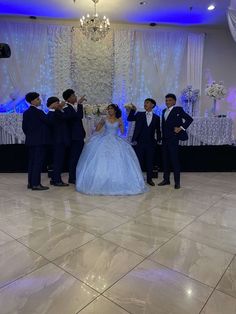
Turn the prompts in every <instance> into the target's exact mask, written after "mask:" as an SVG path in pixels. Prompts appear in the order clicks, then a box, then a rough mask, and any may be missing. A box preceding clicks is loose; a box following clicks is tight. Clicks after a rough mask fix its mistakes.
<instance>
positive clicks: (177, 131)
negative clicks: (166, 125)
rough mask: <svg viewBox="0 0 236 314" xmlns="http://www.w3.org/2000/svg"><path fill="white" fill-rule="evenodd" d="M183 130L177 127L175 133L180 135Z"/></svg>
mask: <svg viewBox="0 0 236 314" xmlns="http://www.w3.org/2000/svg"><path fill="white" fill-rule="evenodd" d="M182 130H183V129H182V128H181V127H175V128H174V131H175V133H177V134H178V133H179V132H180V131H182Z"/></svg>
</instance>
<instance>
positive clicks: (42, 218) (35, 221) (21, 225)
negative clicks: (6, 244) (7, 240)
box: [0, 212, 60, 238]
mask: <svg viewBox="0 0 236 314" xmlns="http://www.w3.org/2000/svg"><path fill="white" fill-rule="evenodd" d="M58 222H60V220H58V219H56V218H53V217H50V216H47V215H43V214H39V213H34V212H32V213H31V212H27V213H22V214H18V215H15V216H9V217H7V218H5V219H0V229H1V230H2V231H5V232H6V233H8V234H9V235H11V236H13V237H14V238H20V237H22V236H24V235H27V234H29V233H31V232H33V231H36V230H39V229H43V228H45V227H49V226H52V225H54V224H56V223H58Z"/></svg>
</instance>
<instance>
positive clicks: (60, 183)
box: [53, 182, 69, 186]
mask: <svg viewBox="0 0 236 314" xmlns="http://www.w3.org/2000/svg"><path fill="white" fill-rule="evenodd" d="M53 185H54V186H69V184H68V183H64V182H58V183H54V184H53Z"/></svg>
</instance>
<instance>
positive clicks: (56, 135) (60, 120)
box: [47, 110, 70, 145]
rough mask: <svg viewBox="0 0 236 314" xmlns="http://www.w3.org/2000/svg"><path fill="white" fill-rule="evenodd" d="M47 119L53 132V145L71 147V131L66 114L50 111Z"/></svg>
mask: <svg viewBox="0 0 236 314" xmlns="http://www.w3.org/2000/svg"><path fill="white" fill-rule="evenodd" d="M47 118H48V122H49V123H50V129H51V132H52V143H53V144H65V145H70V131H69V127H68V123H67V118H66V115H65V114H64V112H63V111H60V110H55V111H49V112H48V114H47Z"/></svg>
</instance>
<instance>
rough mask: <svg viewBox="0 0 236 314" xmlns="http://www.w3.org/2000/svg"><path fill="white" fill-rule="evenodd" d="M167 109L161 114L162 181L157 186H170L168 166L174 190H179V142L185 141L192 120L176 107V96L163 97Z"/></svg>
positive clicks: (181, 109) (180, 108)
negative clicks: (173, 182) (171, 172)
mask: <svg viewBox="0 0 236 314" xmlns="http://www.w3.org/2000/svg"><path fill="white" fill-rule="evenodd" d="M165 99H166V106H167V108H166V109H164V110H163V112H162V157H163V172H164V174H163V181H162V182H160V183H159V184H158V185H159V186H162V185H169V184H170V165H171V164H172V167H173V171H174V180H175V189H179V188H180V163H179V152H178V151H179V140H181V141H186V140H187V139H188V134H187V133H186V129H187V128H188V127H189V125H190V124H191V123H192V121H193V119H192V118H191V117H190V116H189V115H188V114H187V113H186V112H185V111H184V110H183V108H182V107H176V106H175V104H176V96H175V95H174V94H168V95H166V97H165Z"/></svg>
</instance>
